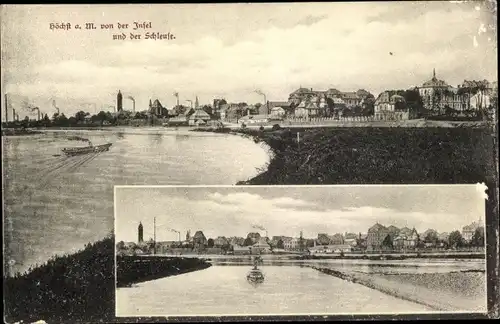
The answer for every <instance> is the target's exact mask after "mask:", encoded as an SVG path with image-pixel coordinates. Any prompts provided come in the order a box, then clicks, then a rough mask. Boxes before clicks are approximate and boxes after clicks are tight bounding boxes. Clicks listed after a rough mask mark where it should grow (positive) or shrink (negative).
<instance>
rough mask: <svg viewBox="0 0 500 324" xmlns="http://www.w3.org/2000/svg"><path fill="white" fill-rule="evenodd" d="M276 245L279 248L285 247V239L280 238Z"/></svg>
mask: <svg viewBox="0 0 500 324" xmlns="http://www.w3.org/2000/svg"><path fill="white" fill-rule="evenodd" d="M276 247H277V248H278V249H284V248H285V245H284V244H283V240H282V239H279V240H278V242H277V243H276Z"/></svg>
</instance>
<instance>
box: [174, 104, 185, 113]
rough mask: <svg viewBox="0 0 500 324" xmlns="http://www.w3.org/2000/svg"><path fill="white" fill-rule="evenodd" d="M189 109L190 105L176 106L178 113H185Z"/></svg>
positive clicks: (175, 109)
mask: <svg viewBox="0 0 500 324" xmlns="http://www.w3.org/2000/svg"><path fill="white" fill-rule="evenodd" d="M187 109H188V107H186V106H183V105H178V106H175V107H174V111H175V113H176V114H177V115H183V114H185V113H186V110H187Z"/></svg>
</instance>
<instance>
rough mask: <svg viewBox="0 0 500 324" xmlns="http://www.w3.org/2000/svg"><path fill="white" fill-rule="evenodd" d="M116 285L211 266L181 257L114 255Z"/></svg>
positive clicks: (121, 285) (202, 261)
mask: <svg viewBox="0 0 500 324" xmlns="http://www.w3.org/2000/svg"><path fill="white" fill-rule="evenodd" d="M116 266H117V270H116V286H117V287H118V288H121V287H130V286H131V285H132V284H136V283H140V282H145V281H151V280H155V279H160V278H165V277H170V276H176V275H180V274H183V273H188V272H193V271H198V270H203V269H206V268H209V267H210V266H212V264H210V263H208V262H206V261H205V260H202V259H198V258H182V257H168V258H165V257H154V256H147V257H140V256H139V257H138V256H117V257H116Z"/></svg>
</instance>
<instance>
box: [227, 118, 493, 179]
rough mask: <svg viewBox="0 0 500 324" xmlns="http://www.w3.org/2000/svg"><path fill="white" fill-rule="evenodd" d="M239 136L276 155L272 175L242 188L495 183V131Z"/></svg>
mask: <svg viewBox="0 0 500 324" xmlns="http://www.w3.org/2000/svg"><path fill="white" fill-rule="evenodd" d="M235 132H238V133H240V134H244V135H246V136H250V137H252V138H254V140H255V141H257V142H258V141H263V142H265V143H266V144H267V145H268V146H269V147H270V148H271V149H272V150H273V152H274V155H273V157H272V159H271V161H270V162H269V165H268V168H267V171H265V172H263V173H261V174H259V175H257V176H256V177H254V178H253V179H250V180H248V181H244V182H240V183H239V184H251V185H270V184H277V185H286V184H350V183H363V184H380V183H391V184H395V183H413V184H435V183H439V184H443V183H476V182H484V181H485V179H491V180H493V179H494V178H495V175H494V171H495V159H494V157H495V151H496V147H495V143H494V137H493V135H494V134H493V131H492V130H491V129H489V128H358V127H356V128H317V129H299V128H294V129H284V130H277V131H270V130H269V131H266V130H264V131H260V130H237V131H235ZM297 132H299V133H300V134H299V136H300V143H297Z"/></svg>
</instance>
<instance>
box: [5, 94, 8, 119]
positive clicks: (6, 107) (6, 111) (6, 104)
mask: <svg viewBox="0 0 500 324" xmlns="http://www.w3.org/2000/svg"><path fill="white" fill-rule="evenodd" d="M8 121H9V108H8V102H7V94H5V122H8Z"/></svg>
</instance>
